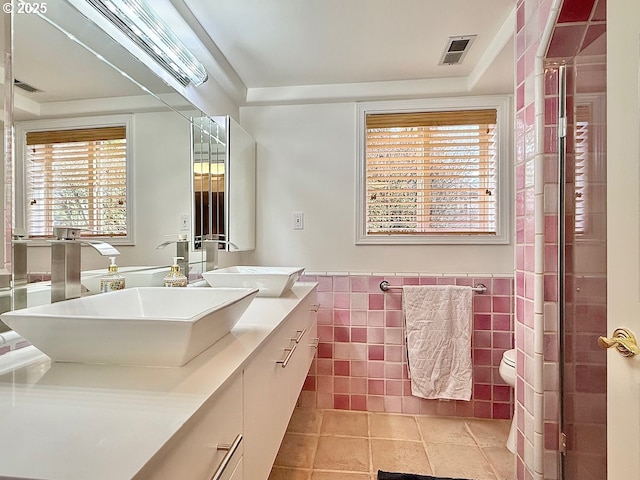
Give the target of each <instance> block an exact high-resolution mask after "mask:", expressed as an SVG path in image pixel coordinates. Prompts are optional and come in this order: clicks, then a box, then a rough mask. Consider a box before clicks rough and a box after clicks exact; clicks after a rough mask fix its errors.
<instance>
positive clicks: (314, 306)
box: [311, 303, 320, 312]
mask: <svg viewBox="0 0 640 480" xmlns="http://www.w3.org/2000/svg"><path fill="white" fill-rule="evenodd" d="M318 310H320V304H319V303H314V304H313V305H311V311H312V312H317V311H318Z"/></svg>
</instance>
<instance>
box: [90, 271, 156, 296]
mask: <svg viewBox="0 0 640 480" xmlns="http://www.w3.org/2000/svg"><path fill="white" fill-rule="evenodd" d="M118 273H119V274H120V275H122V276H123V277H124V285H125V288H135V287H162V280H163V279H164V277H166V276H167V274H168V273H169V267H142V266H138V267H119V268H118ZM106 274H107V269H106V268H102V269H98V270H85V271H84V272H82V273H81V274H80V283H82V285H83V286H84V287H85V288H86V289H87V290H89V292H91V293H100V279H101V278H102V277H103V276H104V275H106Z"/></svg>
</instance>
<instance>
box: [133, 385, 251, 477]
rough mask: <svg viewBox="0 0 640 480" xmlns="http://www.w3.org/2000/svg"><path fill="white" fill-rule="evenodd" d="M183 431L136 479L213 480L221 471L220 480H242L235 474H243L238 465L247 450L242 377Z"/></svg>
mask: <svg viewBox="0 0 640 480" xmlns="http://www.w3.org/2000/svg"><path fill="white" fill-rule="evenodd" d="M182 428H183V430H184V431H183V430H181V431H179V432H178V433H177V434H176V436H175V438H173V439H172V441H170V442H169V443H168V444H167V445H165V447H163V448H162V449H160V450H159V451H158V453H157V454H156V455H154V457H153V458H152V459H151V460H150V461H149V463H148V464H147V465H146V466H145V467H144V468H143V469H142V470H141V471H140V472H139V474H138V475H136V477H135V478H136V479H159V480H162V479H167V480H170V479H171V480H175V479H177V478H179V479H181V480H210V479H211V478H212V477H213V475H214V473H215V472H216V471H217V470H218V469H222V468H224V472H222V473H221V475H220V476H219V479H220V480H229V479H231V478H233V479H236V478H238V479H240V478H241V476H237V473H235V472H237V471H238V467H240V472H242V468H241V465H239V464H241V462H242V452H243V448H244V445H243V437H242V435H241V434H242V375H236V376H235V378H234V379H232V380H231V383H229V384H227V385H226V386H224V387H223V390H222V391H221V392H219V393H217V394H216V395H215V397H214V398H212V399H211V401H210V402H209V403H207V404H205V405H203V406H202V408H201V409H200V410H199V411H198V412H197V413H195V414H194V415H193V417H191V418H190V419H189V421H188V423H187V424H185V425H184V427H182ZM185 429H186V430H185ZM230 447H233V448H231V449H230ZM223 463H224V465H222V464H223ZM232 475H233V476H232Z"/></svg>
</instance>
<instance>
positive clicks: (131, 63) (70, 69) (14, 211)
mask: <svg viewBox="0 0 640 480" xmlns="http://www.w3.org/2000/svg"><path fill="white" fill-rule="evenodd" d="M13 22H14V29H13V32H14V54H13V62H12V69H13V77H14V78H15V80H16V82H15V87H14V95H13V98H14V102H13V103H14V115H13V123H14V124H15V125H16V127H19V126H21V125H22V126H24V125H27V126H29V127H30V126H32V125H44V126H47V123H48V122H49V123H50V124H51V125H58V124H65V125H66V124H68V123H69V122H71V123H73V121H75V120H78V121H79V122H80V123H81V122H82V121H84V119H86V118H92V119H95V118H98V119H100V118H102V117H104V118H106V117H110V116H113V115H124V116H128V117H129V119H130V123H129V125H130V132H129V137H128V138H127V146H128V148H130V150H129V152H128V154H127V155H128V159H127V161H131V162H132V166H133V169H132V171H131V178H129V182H130V183H129V187H128V188H129V193H130V196H129V197H127V200H126V202H127V207H128V210H127V214H128V215H131V219H132V231H131V232H130V236H129V238H128V239H127V240H126V241H125V242H124V243H123V242H120V243H118V238H113V239H112V240H113V241H112V243H114V244H116V246H117V248H118V249H119V250H120V252H121V255H120V257H119V258H118V264H119V265H121V266H128V265H132V266H133V265H139V266H141V267H144V266H157V265H167V264H169V263H170V261H171V256H172V255H175V253H174V250H173V249H172V248H170V247H168V248H165V249H157V248H156V247H157V246H158V245H159V244H161V243H163V242H164V241H166V240H167V239H171V237H173V238H176V236H177V235H178V234H181V233H182V234H184V233H192V232H191V231H190V230H192V229H193V230H195V224H191V222H188V223H190V224H189V225H187V227H186V229H185V222H184V218H194V211H195V208H194V196H193V195H194V192H193V184H194V177H193V161H192V158H193V154H192V147H193V139H194V135H195V132H198V131H199V129H200V128H201V126H199V125H197V124H196V125H195V127H194V126H193V120H192V119H194V118H202V117H203V116H204V115H203V112H201V111H199V109H197V108H196V107H194V106H193V105H191V104H190V103H189V102H188V101H187V100H186V99H185V98H184V97H182V96H181V95H179V94H178V93H176V92H175V91H174V90H173V89H172V88H171V87H170V86H168V85H167V84H166V83H164V82H163V81H162V80H161V79H159V78H158V77H157V76H156V75H155V74H154V73H153V72H152V71H151V70H149V69H148V68H147V67H146V66H145V65H143V64H142V63H141V62H140V61H138V59H136V58H134V57H133V56H132V55H131V54H130V53H129V52H128V51H127V50H126V49H124V48H123V47H122V46H121V45H119V44H118V43H117V42H115V41H113V40H112V39H111V38H110V37H109V36H108V35H106V34H105V33H104V32H103V31H102V30H101V29H100V28H98V27H97V26H96V25H94V24H92V23H91V22H90V21H88V20H87V19H86V18H85V17H84V16H82V15H81V14H80V13H79V12H77V11H76V10H75V9H74V8H73V7H72V6H71V5H69V4H68V3H66V2H64V1H56V2H49V3H48V4H47V12H46V16H40V15H35V14H31V15H15V16H14V18H13ZM0 25H2V28H3V32H2V35H1V36H0V39H4V37H5V35H4V33H5V31H6V27H7V22H4V23H3V22H0ZM1 47H2V51H4V44H3V45H1ZM196 123H197V122H196ZM24 130H25V129H24V128H23V129H22V130H21V131H24ZM26 130H28V128H26ZM16 131H18V129H17V128H16ZM23 141H24V139H23V138H17V137H16V139H15V145H16V146H17V145H18V142H23ZM15 150H16V153H17V150H18V149H15ZM15 166H16V167H18V168H16V169H15V171H14V172H10V171H7V172H3V182H2V185H3V186H7V187H8V188H7V189H6V190H7V192H5V193H6V195H5V198H12V197H13V195H12V194H11V192H10V190H11V189H14V191H15V198H16V202H15V205H11V204H9V203H10V202H6V201H5V219H7V218H8V219H9V222H7V221H5V222H3V224H4V225H5V230H4V231H3V238H2V241H3V245H4V249H3V250H4V258H3V260H4V263H5V266H6V267H8V268H10V267H11V235H12V234H13V233H15V232H14V231H13V229H12V228H11V227H9V226H7V225H10V224H11V223H13V224H14V225H15V226H16V227H19V228H24V227H25V225H24V221H23V219H24V218H25V210H26V209H28V208H29V203H30V202H29V199H28V198H27V197H26V196H25V195H26V191H25V182H26V181H25V178H24V175H23V172H24V170H23V169H22V167H20V163H19V162H17V163H16V165H15ZM228 168H229V169H232V168H233V167H228ZM12 173H13V175H12ZM229 203H232V202H229ZM251 208H253V205H251ZM185 230H186V231H185ZM194 246H195V242H192V249H193V247H194ZM232 250H233V249H232ZM192 251H193V250H192ZM191 260H192V261H194V263H200V262H201V261H202V258H201V255H200V254H199V252H196V253H195V254H194V255H192V257H191ZM107 263H108V262H107V259H106V258H104V257H101V256H100V255H99V254H97V253H96V252H95V251H93V249H90V248H89V249H83V253H82V269H83V270H86V269H97V268H106V265H107ZM200 268H201V267H200ZM50 269H51V265H50V249H49V248H48V247H47V245H46V242H44V241H40V242H38V241H35V240H34V241H33V247H32V248H31V247H29V248H28V272H29V273H30V274H38V273H43V274H46V273H49V272H50ZM196 269H197V268H196ZM3 309H6V305H5V306H3Z"/></svg>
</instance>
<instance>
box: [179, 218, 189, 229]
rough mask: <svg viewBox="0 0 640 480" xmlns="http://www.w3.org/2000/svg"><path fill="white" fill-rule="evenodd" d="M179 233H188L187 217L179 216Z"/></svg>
mask: <svg viewBox="0 0 640 480" xmlns="http://www.w3.org/2000/svg"><path fill="white" fill-rule="evenodd" d="M180 231H181V232H188V231H189V215H180Z"/></svg>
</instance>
